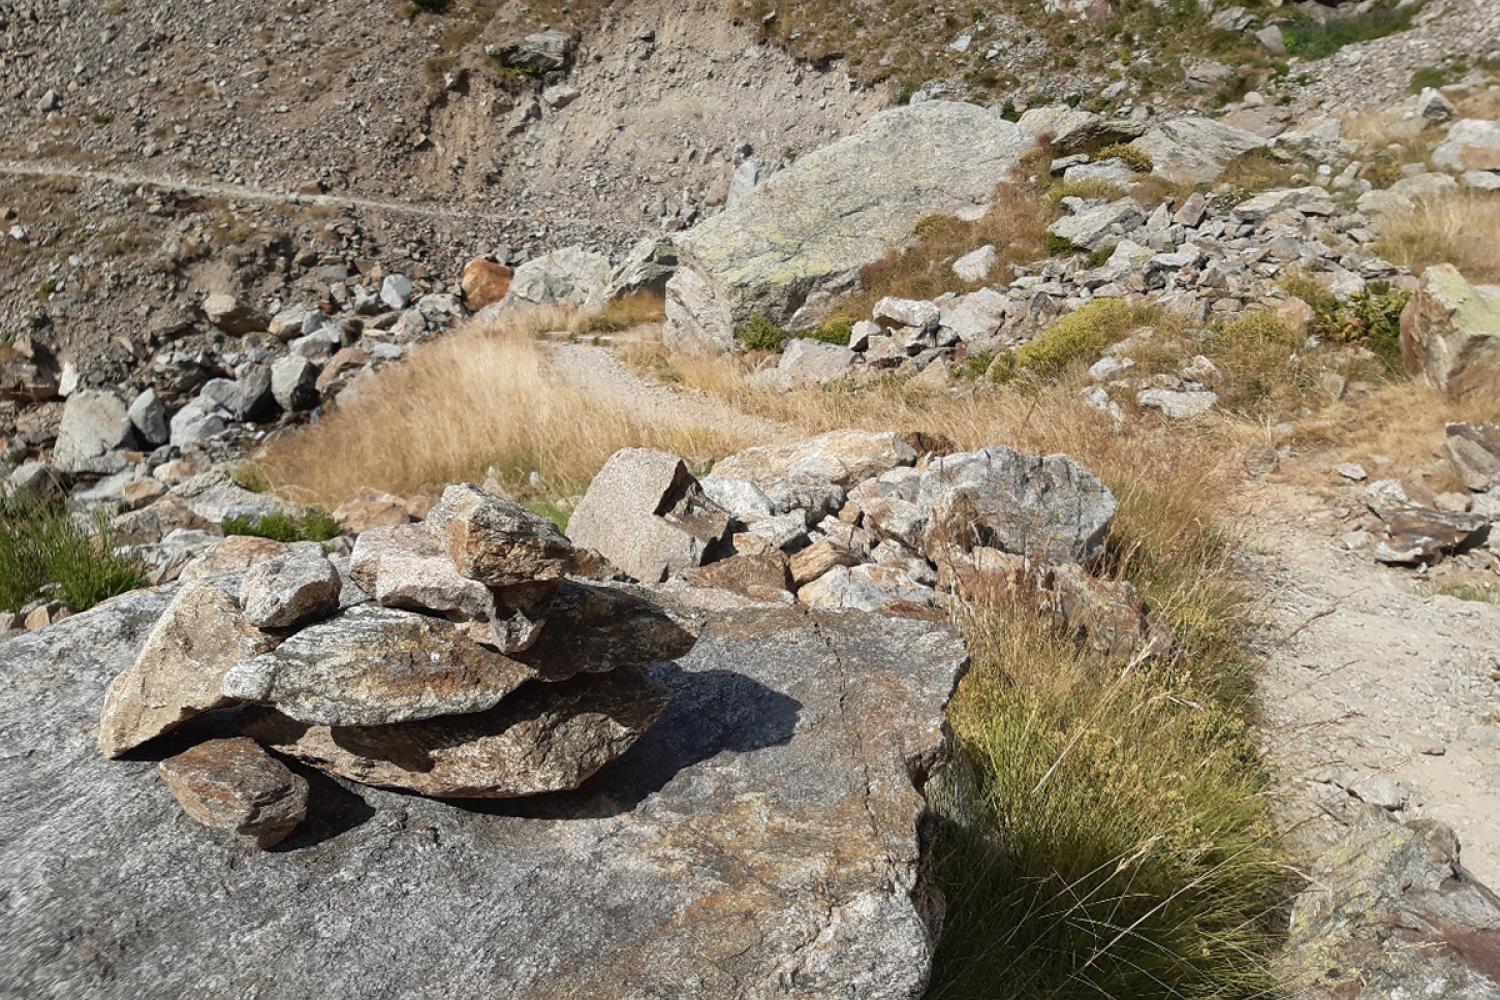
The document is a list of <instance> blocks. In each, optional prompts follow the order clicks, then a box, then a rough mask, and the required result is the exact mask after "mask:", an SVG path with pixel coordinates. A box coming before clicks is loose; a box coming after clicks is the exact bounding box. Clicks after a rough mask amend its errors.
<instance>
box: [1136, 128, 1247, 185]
mask: <svg viewBox="0 0 1500 1000" xmlns="http://www.w3.org/2000/svg"><path fill="white" fill-rule="evenodd" d="M1132 145H1134V146H1135V147H1136V148H1138V149H1140V150H1142V151H1144V152H1145V153H1148V154H1149V155H1150V156H1151V163H1152V173H1154V174H1156V175H1157V176H1159V177H1162V178H1164V179H1166V180H1168V181H1171V182H1172V183H1174V184H1212V183H1213V182H1214V181H1216V180H1218V179H1219V175H1220V174H1222V173H1223V172H1224V168H1225V167H1227V166H1228V165H1229V163H1230V162H1231V161H1232V160H1234V159H1236V158H1238V157H1240V156H1243V155H1245V154H1246V153H1248V152H1250V151H1251V150H1255V149H1264V148H1266V147H1267V146H1269V145H1270V140H1268V139H1266V138H1264V137H1263V136H1259V135H1256V134H1255V133H1254V132H1248V131H1246V130H1245V129H1241V128H1235V127H1234V126H1233V125H1226V124H1224V123H1223V122H1219V121H1215V120H1214V119H1212V118H1204V117H1201V116H1197V115H1189V116H1187V117H1185V118H1177V119H1174V120H1172V121H1169V122H1163V123H1162V124H1160V125H1158V126H1157V127H1156V128H1154V129H1152V130H1151V131H1149V132H1147V133H1146V134H1145V135H1143V136H1141V137H1140V138H1139V139H1137V140H1135V142H1134V143H1132Z"/></svg>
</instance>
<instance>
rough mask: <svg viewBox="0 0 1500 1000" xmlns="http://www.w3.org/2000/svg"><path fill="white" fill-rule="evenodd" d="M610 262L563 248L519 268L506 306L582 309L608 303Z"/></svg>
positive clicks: (590, 253)
mask: <svg viewBox="0 0 1500 1000" xmlns="http://www.w3.org/2000/svg"><path fill="white" fill-rule="evenodd" d="M610 274H611V270H610V266H609V258H608V257H606V256H604V255H603V254H601V253H595V252H594V251H592V250H588V249H585V248H584V247H563V248H562V249H559V250H554V251H552V252H551V253H548V254H543V255H542V256H540V257H535V258H533V259H531V260H528V261H527V262H526V263H524V264H522V265H521V266H520V267H518V268H516V271H515V274H514V275H512V276H511V279H510V291H509V292H508V293H507V294H506V296H505V299H504V301H503V303H502V304H503V305H506V306H514V305H519V304H523V303H529V304H531V305H561V306H581V307H583V308H585V309H598V308H600V307H601V306H603V305H604V304H605V303H606V302H608V301H609V279H610Z"/></svg>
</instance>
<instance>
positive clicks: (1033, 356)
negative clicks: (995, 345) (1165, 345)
mask: <svg viewBox="0 0 1500 1000" xmlns="http://www.w3.org/2000/svg"><path fill="white" fill-rule="evenodd" d="M1157 318H1158V314H1157V312H1156V310H1155V309H1152V308H1150V307H1142V306H1132V305H1129V304H1127V303H1126V302H1125V301H1124V300H1122V299H1098V300H1096V301H1094V302H1090V303H1089V304H1088V305H1086V306H1084V307H1083V308H1082V309H1078V310H1076V311H1074V312H1071V313H1069V314H1068V315H1066V316H1064V317H1062V318H1061V319H1058V320H1056V321H1055V322H1053V323H1052V324H1051V325H1050V326H1048V327H1047V328H1046V329H1044V330H1042V332H1041V333H1039V334H1037V335H1036V337H1035V338H1033V339H1032V340H1031V342H1030V343H1027V344H1024V345H1022V346H1021V347H1020V349H1018V350H1017V351H1016V363H1015V368H1016V372H1017V374H1020V373H1022V372H1026V373H1029V374H1031V375H1033V376H1035V377H1038V378H1042V379H1050V378H1056V377H1057V376H1059V375H1062V374H1063V373H1064V372H1066V371H1067V370H1068V369H1069V368H1071V367H1072V366H1073V365H1075V364H1078V363H1079V362H1084V361H1088V362H1092V361H1094V360H1096V359H1097V358H1098V357H1099V352H1100V351H1102V350H1104V348H1106V347H1108V346H1109V345H1110V344H1112V343H1114V342H1115V341H1117V340H1119V339H1121V338H1122V337H1124V336H1125V335H1126V334H1127V333H1129V332H1130V331H1131V330H1132V329H1134V328H1135V327H1138V326H1148V325H1150V324H1152V323H1153V322H1154V321H1155V320H1156V319H1157Z"/></svg>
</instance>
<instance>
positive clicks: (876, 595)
mask: <svg viewBox="0 0 1500 1000" xmlns="http://www.w3.org/2000/svg"><path fill="white" fill-rule="evenodd" d="M797 600H798V601H800V602H801V603H803V604H805V605H807V606H808V607H811V608H818V609H821V610H833V609H844V610H854V611H885V612H889V611H892V610H895V609H900V608H908V609H920V608H932V607H935V606H936V605H937V603H938V601H937V592H936V591H934V590H933V589H932V588H931V587H926V586H923V585H921V584H919V583H916V582H915V581H913V580H912V579H911V578H910V577H909V576H907V575H906V574H905V573H903V572H901V571H900V570H899V569H895V568H892V567H890V566H872V565H869V564H865V565H860V566H852V567H851V566H835V567H834V568H833V569H831V570H829V571H828V572H827V573H824V574H823V575H822V576H820V577H818V578H817V579H816V580H814V581H812V582H811V583H809V584H806V585H805V586H803V587H801V588H799V589H798V591H797Z"/></svg>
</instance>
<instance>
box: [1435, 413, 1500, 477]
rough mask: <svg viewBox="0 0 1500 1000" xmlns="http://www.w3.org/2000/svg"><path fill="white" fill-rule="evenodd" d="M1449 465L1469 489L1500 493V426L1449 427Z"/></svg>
mask: <svg viewBox="0 0 1500 1000" xmlns="http://www.w3.org/2000/svg"><path fill="white" fill-rule="evenodd" d="M1448 461H1449V462H1451V463H1453V467H1454V468H1455V469H1457V470H1458V475H1459V477H1460V478H1461V479H1462V480H1463V481H1464V485H1465V486H1467V487H1468V488H1469V489H1471V490H1474V491H1475V492H1482V491H1485V490H1491V491H1500V423H1490V424H1466V423H1457V424H1449V425H1448Z"/></svg>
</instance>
